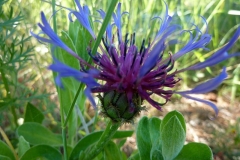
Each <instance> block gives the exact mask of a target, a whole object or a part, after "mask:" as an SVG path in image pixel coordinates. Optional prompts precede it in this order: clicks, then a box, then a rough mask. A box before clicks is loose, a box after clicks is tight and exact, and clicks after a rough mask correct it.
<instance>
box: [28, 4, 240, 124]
mask: <svg viewBox="0 0 240 160" xmlns="http://www.w3.org/2000/svg"><path fill="white" fill-rule="evenodd" d="M76 4H77V7H78V9H79V11H71V12H70V13H69V18H70V20H71V21H72V17H71V14H74V15H75V16H76V18H77V20H79V22H80V23H81V24H82V26H83V27H85V28H86V29H87V30H88V31H89V33H90V34H91V35H92V37H93V39H95V38H96V36H95V33H94V31H93V29H92V28H91V25H90V22H89V18H90V17H89V16H90V11H89V9H88V7H87V6H83V7H82V6H81V5H80V3H79V2H78V0H76ZM98 12H99V14H100V16H101V18H102V19H104V18H105V15H106V14H105V12H104V11H103V10H98ZM125 13H126V12H123V13H122V12H121V3H119V4H118V6H117V11H116V13H113V16H112V17H113V21H114V23H113V24H111V22H110V23H109V25H108V27H107V29H106V36H104V38H102V44H100V46H99V50H98V52H97V53H96V54H94V55H93V53H91V48H90V46H89V47H88V48H86V50H88V53H89V56H91V58H92V59H93V63H94V64H88V63H87V62H86V61H84V60H83V59H82V58H81V57H79V56H78V55H77V54H76V53H75V52H74V51H72V50H71V49H70V48H69V47H68V46H67V45H66V44H64V43H63V42H62V40H61V39H60V38H59V37H58V36H57V35H56V34H55V33H54V31H53V30H52V29H51V27H50V25H49V24H48V22H47V20H46V18H45V15H44V13H41V17H42V24H39V27H40V28H41V29H42V32H43V33H45V34H46V35H47V36H48V37H49V39H47V38H43V37H40V36H39V35H36V34H33V33H32V35H33V36H34V37H36V38H37V39H39V40H40V41H42V42H47V43H51V44H53V45H55V46H58V47H61V48H62V49H64V50H66V51H67V52H68V53H69V54H71V55H72V56H74V57H76V58H77V59H78V60H79V63H80V66H81V67H82V68H81V69H80V70H76V69H73V68H71V67H69V66H67V65H65V64H63V63H61V62H59V61H58V60H56V59H54V63H53V64H52V65H50V66H49V69H51V70H53V71H54V72H58V76H57V78H56V83H57V85H60V86H61V85H62V83H61V78H62V77H74V78H75V79H76V80H78V81H80V82H82V83H85V84H86V86H87V87H86V90H85V94H86V95H87V97H88V98H89V99H90V101H91V103H92V104H93V106H94V107H95V102H94V99H93V97H92V95H91V93H99V98H100V101H101V103H102V113H103V114H105V115H106V116H108V117H110V118H111V119H112V120H113V121H123V122H129V121H131V120H132V118H133V117H134V116H135V115H136V114H138V113H139V112H140V111H141V110H142V109H143V107H141V106H142V103H143V100H146V101H147V102H149V103H150V104H151V105H152V106H153V107H155V108H156V109H158V110H161V107H162V106H163V105H164V104H166V103H167V102H168V101H169V100H170V99H171V97H172V95H173V94H180V95H181V96H183V97H186V98H189V99H193V100H196V101H200V102H202V103H205V104H207V105H209V106H211V107H212V108H213V109H214V111H215V112H216V113H218V109H217V107H216V105H215V104H214V103H212V102H210V101H206V100H203V99H199V98H195V97H193V96H191V95H192V94H199V93H201V94H202V93H206V92H209V91H211V90H214V89H215V88H216V87H218V86H219V85H220V84H221V83H222V81H223V80H224V79H225V78H227V73H226V68H223V70H222V72H221V73H220V74H219V75H217V76H216V77H215V78H213V79H211V80H209V81H207V82H204V83H202V84H200V85H198V86H196V87H195V88H193V89H191V90H189V91H176V90H174V87H175V86H176V84H178V83H180V78H179V77H178V73H180V72H183V71H186V70H199V69H203V68H206V67H210V66H213V65H215V64H217V63H220V62H222V61H223V60H226V59H228V58H231V57H234V56H240V53H235V54H230V55H229V54H228V53H227V51H228V50H229V48H231V47H232V45H233V44H234V43H235V42H236V41H237V40H238V37H239V35H240V28H238V29H237V31H236V33H235V34H234V35H233V37H232V38H231V40H230V41H229V42H228V43H227V44H226V45H225V46H223V47H222V48H221V49H219V50H218V51H216V52H215V53H214V54H213V55H212V56H210V57H209V58H208V59H206V60H205V61H204V62H200V63H197V64H194V65H192V66H189V67H187V68H183V69H179V70H176V69H174V63H175V61H176V60H177V59H178V58H180V57H182V56H184V55H186V54H187V53H190V52H192V51H194V50H196V49H207V48H206V45H207V44H208V43H209V42H210V41H211V35H209V34H208V33H207V31H206V32H205V33H202V32H201V31H200V30H199V28H198V27H197V26H196V25H193V26H194V27H195V29H194V33H195V34H193V31H192V30H182V31H181V27H180V26H179V25H178V24H173V22H172V17H171V16H170V15H169V14H168V8H167V5H166V12H165V16H164V17H163V18H161V25H160V28H159V30H158V32H157V34H156V36H155V38H154V40H153V41H152V42H148V45H147V46H146V45H145V43H146V40H143V41H142V44H141V46H140V47H137V46H136V45H135V39H136V36H137V34H135V33H133V34H131V35H129V34H128V33H126V34H125V35H123V34H122V28H121V27H122V24H121V19H122V15H123V14H125ZM203 20H204V21H205V19H204V18H203ZM114 25H115V26H116V28H117V33H116V35H114V34H113V30H114V28H115V27H113V26H114ZM184 32H187V33H189V35H190V38H189V40H188V42H187V43H186V44H185V46H183V47H182V48H181V49H180V50H179V51H178V52H176V53H171V52H168V51H167V49H166V48H167V47H168V45H169V43H170V41H171V40H172V37H173V35H174V34H176V33H179V36H181V35H182V33H184ZM114 37H117V43H115V41H114ZM84 66H87V67H88V68H90V69H89V70H86V69H85V67H84ZM95 80H96V81H95ZM98 80H100V81H101V83H100V81H98ZM98 82H99V83H98ZM100 93H102V95H101V94H100ZM152 95H157V96H159V97H160V98H161V99H162V101H161V103H160V101H156V100H154V99H152V97H151V96H152Z"/></svg>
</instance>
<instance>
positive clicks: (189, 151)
mask: <svg viewBox="0 0 240 160" xmlns="http://www.w3.org/2000/svg"><path fill="white" fill-rule="evenodd" d="M192 159H194V160H213V154H212V151H211V149H210V147H208V146H207V145H206V144H203V143H196V142H191V143H188V144H187V145H184V147H183V149H182V150H181V152H180V153H179V155H178V156H177V157H176V158H175V159H174V160H192Z"/></svg>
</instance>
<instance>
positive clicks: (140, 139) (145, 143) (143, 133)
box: [136, 117, 152, 159]
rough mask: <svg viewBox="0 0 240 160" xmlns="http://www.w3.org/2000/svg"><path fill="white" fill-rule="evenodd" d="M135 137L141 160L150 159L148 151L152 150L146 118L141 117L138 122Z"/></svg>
mask: <svg viewBox="0 0 240 160" xmlns="http://www.w3.org/2000/svg"><path fill="white" fill-rule="evenodd" d="M136 136H137V137H136V138H137V146H138V150H139V155H140V157H141V159H151V158H150V151H151V148H152V143H151V138H150V134H149V122H148V118H147V117H142V118H141V119H140V121H139V122H138V127H137V132H136Z"/></svg>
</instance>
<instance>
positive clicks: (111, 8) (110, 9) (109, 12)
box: [92, 0, 118, 55]
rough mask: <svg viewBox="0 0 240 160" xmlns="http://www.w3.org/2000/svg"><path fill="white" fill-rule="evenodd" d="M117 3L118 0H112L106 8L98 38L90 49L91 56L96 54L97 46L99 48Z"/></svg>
mask: <svg viewBox="0 0 240 160" xmlns="http://www.w3.org/2000/svg"><path fill="white" fill-rule="evenodd" d="M117 2H118V0H112V1H111V4H110V6H109V7H108V10H107V13H106V16H105V18H104V20H103V23H102V26H101V28H100V31H99V33H98V36H97V39H96V41H95V43H94V46H93V49H92V54H93V55H94V54H95V53H96V52H97V49H98V46H99V44H100V42H101V39H102V37H103V34H104V33H105V31H106V28H107V25H108V23H109V21H110V19H111V17H112V13H113V11H114V9H115V6H116V5H117Z"/></svg>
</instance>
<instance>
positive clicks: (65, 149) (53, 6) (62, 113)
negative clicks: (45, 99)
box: [52, 0, 68, 160]
mask: <svg viewBox="0 0 240 160" xmlns="http://www.w3.org/2000/svg"><path fill="white" fill-rule="evenodd" d="M55 6H56V4H55V0H52V11H53V30H54V32H55V33H56V34H57V20H56V16H55V12H56V9H55ZM55 51H56V50H55ZM60 110H61V125H62V141H63V152H64V154H63V155H64V160H67V159H68V155H67V137H66V126H65V125H64V109H63V107H62V106H61V108H60Z"/></svg>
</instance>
